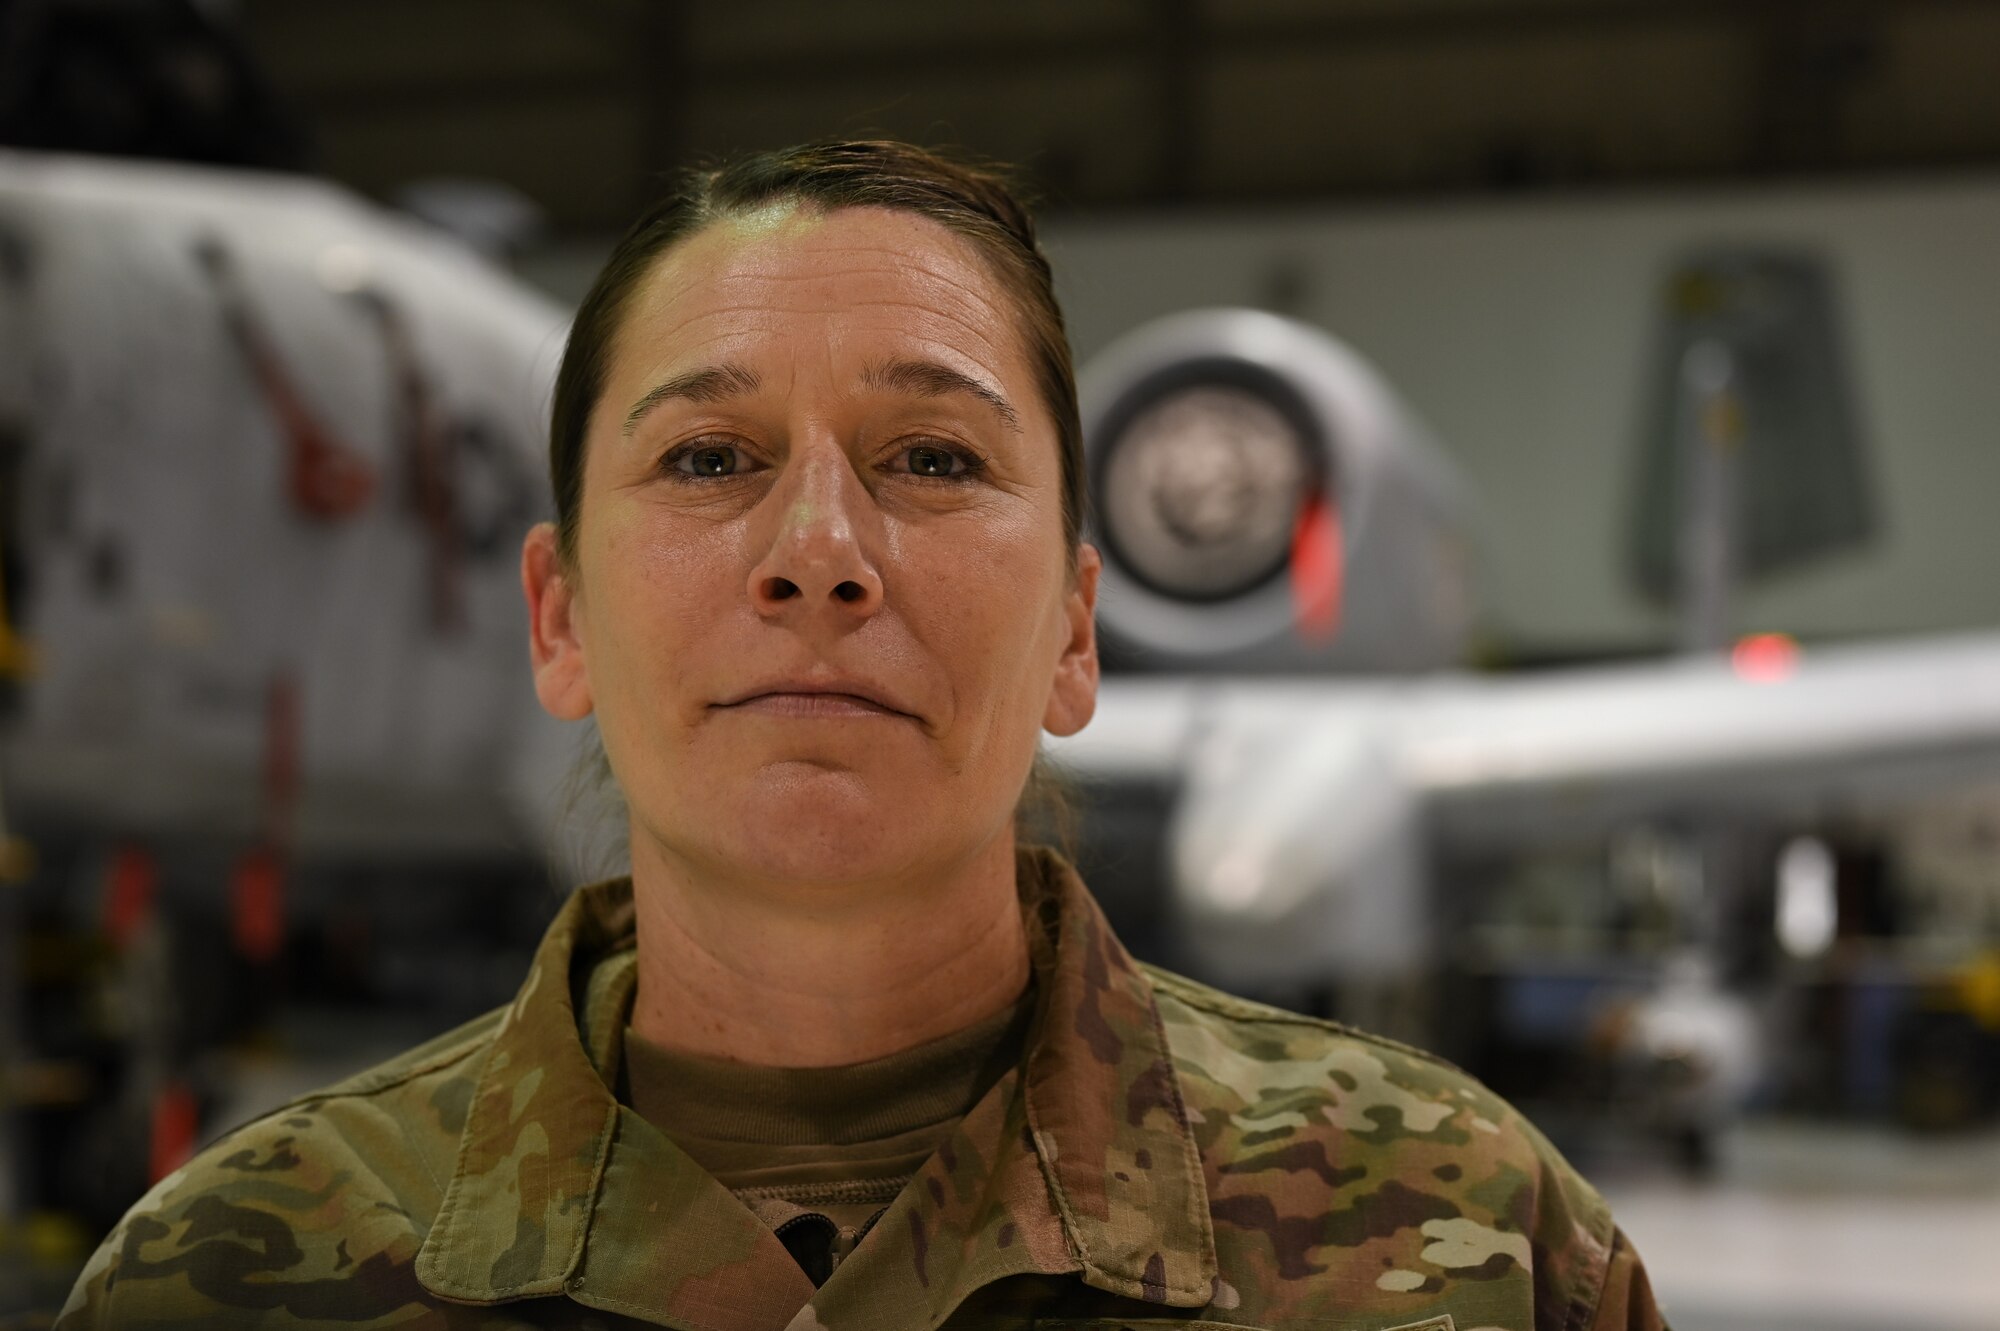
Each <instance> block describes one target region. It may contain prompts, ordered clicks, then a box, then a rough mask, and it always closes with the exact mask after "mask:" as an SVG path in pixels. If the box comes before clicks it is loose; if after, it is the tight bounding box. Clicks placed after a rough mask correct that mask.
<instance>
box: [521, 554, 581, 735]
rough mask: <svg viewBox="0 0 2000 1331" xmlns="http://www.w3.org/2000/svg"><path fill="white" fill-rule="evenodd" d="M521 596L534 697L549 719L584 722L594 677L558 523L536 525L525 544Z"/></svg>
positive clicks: (522, 559)
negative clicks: (559, 543)
mask: <svg viewBox="0 0 2000 1331" xmlns="http://www.w3.org/2000/svg"><path fill="white" fill-rule="evenodd" d="M521 593H522V595H524V596H526V597H527V600H528V659H529V661H530V662H531V663H532V664H533V666H534V671H535V696H536V697H538V698H540V699H541V701H542V708H543V710H545V711H546V712H548V714H549V715H550V716H553V717H556V718H557V719H558V720H562V721H581V720H582V719H583V718H584V717H586V716H589V715H590V709H591V701H590V672H589V670H588V669H587V668H586V666H585V663H584V659H583V640H582V638H581V637H580V636H579V635H578V633H577V627H578V619H579V616H578V614H577V610H578V606H577V599H576V584H575V583H574V582H573V581H572V578H571V570H570V568H569V566H568V564H567V562H566V561H565V560H564V559H563V557H562V553H561V551H559V550H558V549H557V548H556V529H555V524H554V523H549V522H538V523H536V524H535V525H534V527H533V528H532V529H530V530H529V532H528V536H527V539H526V540H524V541H523V542H522V543H521Z"/></svg>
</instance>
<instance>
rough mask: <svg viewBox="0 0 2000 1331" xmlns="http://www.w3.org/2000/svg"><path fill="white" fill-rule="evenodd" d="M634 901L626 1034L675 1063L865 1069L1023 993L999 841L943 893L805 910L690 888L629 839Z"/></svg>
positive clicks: (856, 898) (842, 892) (782, 899)
mask: <svg viewBox="0 0 2000 1331" xmlns="http://www.w3.org/2000/svg"><path fill="white" fill-rule="evenodd" d="M632 887H633V900H634V903H635V907H636V912H637V921H636V924H637V931H638V947H639V959H638V966H639V977H638V994H637V997H636V998H635V1000H634V1002H633V1008H632V1029H633V1032H634V1033H635V1034H636V1035H638V1036H639V1037H640V1038H641V1039H644V1040H647V1041H650V1042H652V1043H653V1044H655V1045H659V1046H662V1047H664V1048H667V1049H673V1050H677V1051H680V1052H683V1053H690V1054H700V1055H705V1056H708V1057H712V1058H728V1059H734V1060H736V1061H738V1062H742V1063H754V1064H761V1065H765V1066H770V1067H836V1066H840V1065H842V1064H847V1063H861V1062H866V1061H867V1060H869V1059H874V1058H882V1057H885V1056H887V1055H889V1054H893V1053H896V1052H898V1051H900V1050H904V1049H908V1048H911V1047H913V1046H915V1045H919V1044H923V1043H924V1042H926V1041H929V1040H935V1039H937V1038H939V1037H940V1036H944V1035H949V1034H951V1033H952V1032H953V1031H957V1030H962V1029H964V1028H965V1027H967V1026H970V1025H972V1024H973V1023H974V1022H977V1021H980V1020H982V1019H984V1018H986V1017H989V1016H992V1015H993V1014H994V1013H996V1012H999V1011H1000V1010H1001V1009H1003V1008H1005V1007H1007V1006H1008V1005H1010V1004H1012V1003H1013V1002H1014V1001H1015V1000H1017V999H1018V998H1019V997H1020V996H1021V992H1022V990H1023V989H1025V988H1026V987H1027V983H1028V976H1029V960H1028V945H1027V935H1026V933H1025V932H1024V930H1023V927H1022V922H1021V910H1020V904H1019V898H1018V896H1017V893H1016V889H1015V883H1014V839H1013V836H1012V835H1011V833H1009V834H1007V835H1004V836H1002V837H999V838H996V840H995V841H994V843H993V844H992V845H990V846H988V847H986V848H985V849H984V850H982V851H980V852H978V853H977V854H975V855H974V856H973V857H972V858H971V859H970V860H968V861H966V862H965V864H964V865H963V867H962V868H961V869H960V870H958V871H957V872H954V873H951V874H948V875H946V876H945V877H944V878H943V879H942V880H933V881H930V882H926V883H923V884H895V885H892V886H888V887H885V888H882V889H879V890H872V891H868V892H865V893H864V892H857V891H855V890H854V889H852V888H847V889H827V892H828V895H827V897H826V898H824V899H823V900H822V901H820V902H812V903H810V904H807V903H804V902H801V901H800V900H799V899H797V898H794V897H790V894H777V895H774V894H770V893H766V892H760V891H755V890H741V885H733V884H718V883H715V882H713V881H704V880H703V879H702V878H701V877H700V876H699V875H697V874H695V873H693V872H691V871H690V870H689V868H688V867H687V866H686V865H685V864H684V863H683V862H680V861H677V860H675V859H674V858H672V857H671V856H669V855H667V854H665V853H664V852H662V851H661V850H660V849H659V848H658V847H657V846H655V845H652V844H649V843H647V842H645V841H644V839H643V838H641V837H638V836H635V837H634V839H633V851H632ZM788 898H790V899H788Z"/></svg>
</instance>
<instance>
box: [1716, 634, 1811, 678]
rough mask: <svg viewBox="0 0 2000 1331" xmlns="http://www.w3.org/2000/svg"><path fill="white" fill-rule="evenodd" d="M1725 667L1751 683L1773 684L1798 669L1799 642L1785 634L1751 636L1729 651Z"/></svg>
mask: <svg viewBox="0 0 2000 1331" xmlns="http://www.w3.org/2000/svg"><path fill="white" fill-rule="evenodd" d="M1729 668H1730V669H1731V670H1734V671H1735V672H1736V677H1737V678H1738V679H1744V680H1748V681H1750V682H1751V683H1752V684H1775V683H1777V682H1778V681H1779V680H1781V679H1790V678H1791V677H1792V676H1793V675H1795V674H1797V673H1798V670H1799V640H1798V639H1797V638H1794V637H1793V636H1792V635H1791V634H1789V633H1753V634H1751V635H1750V636H1749V637H1747V638H1739V639H1738V640H1737V642H1736V646H1734V647H1732V648H1731V649H1730V651H1729Z"/></svg>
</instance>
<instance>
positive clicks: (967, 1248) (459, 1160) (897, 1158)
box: [59, 143, 1661, 1331]
mask: <svg viewBox="0 0 2000 1331" xmlns="http://www.w3.org/2000/svg"><path fill="white" fill-rule="evenodd" d="M1078 433H1079V427H1078V423H1077V408H1076V392H1075V385H1074V382H1073V376H1072V372H1071V365H1070V357H1069V350H1068V345H1067V342H1066V341H1065V338H1064V333H1063V327H1062V319H1061V315H1060V313H1059V312H1058V310H1057V307H1056V303H1055V299H1054V296H1053V293H1052V291H1051V287H1050V282H1049V270H1048V265H1047V262H1046V260H1045V259H1044V257H1043V255H1042V254H1041V252H1040V250H1039V248H1038V247H1037V244H1036V240H1035V235H1034V229H1033V225H1032V223H1031V221H1030V219H1029V217H1028V216H1027V214H1026V213H1025V211H1024V210H1023V209H1022V207H1021V206H1020V204H1019V203H1018V202H1017V201H1016V200H1015V199H1014V197H1013V196H1012V195H1011V194H1009V193H1008V191H1007V190H1006V188H1005V187H1004V185H1003V184H1002V183H1001V182H1000V181H999V180H998V179H997V178H996V177H994V176H992V175H990V174H988V173H986V172H983V171H981V170H976V169H971V168H967V167H965V166H961V165H957V164H954V163H951V162H948V161H945V160H943V159H941V158H939V157H936V156H934V155H931V154H928V153H925V152H922V151H919V150H916V149H913V148H910V147H907V146H904V145H899V144H889V143H852V144H835V145H819V146H814V147H809V148H804V149H798V150H794V151H790V152H783V153H775V154H767V155H763V156H758V157H754V158H750V159H748V160H745V161H743V162H740V163H738V164H736V165H734V166H731V167H729V168H727V169H724V170H721V171H714V172H707V173H701V174H697V175H694V176H691V177H690V178H689V179H688V180H687V181H686V182H685V184H684V186H683V187H682V189H681V190H680V191H679V192H678V193H676V194H675V195H674V196H673V197H671V198H670V199H668V200H667V201H666V202H664V203H663V204H661V205H660V206H659V207H658V208H656V209H655V210H654V211H653V212H652V213H650V214H649V215H648V216H647V217H645V218H643V219H642V220H641V221H640V222H639V224H638V225H637V226H636V227H635V228H634V229H633V230H632V231H631V232H630V233H629V234H628V235H627V236H626V237H625V238H624V240H623V241H622V242H621V243H620V245H619V246H618V249H617V250H616V252H615V253H614V254H613V256H612V258H611V260H610V262H609V264H608V265H607V267H606V268H605V270H604V272H603V274H602V275H601V276H600V278H599V280H598V282H597V284H596V286H595V288H594V289H593V290H592V291H591V293H590V295H589V296H588V297H587V298H586V299H585V301H584V303H583V305H582V307H581V309H580V311H579V313H578V315H577V320H576V323H575V326H574V328H573V330H572V333H571V337H570V343H569V348H568V352H567V354H566V356H565V359H564V363H563V367H562V370H561V374H560V377H559V380H558V385H557V393H556V401H555V411H554V426H553V431H552V440H551V463H552V474H553V479H554V483H555V492H556V500H557V515H558V516H557V520H556V522H555V523H554V524H544V525H543V526H541V527H538V528H536V529H535V531H534V532H532V533H531V534H530V535H529V537H528V539H527V543H526V547H525V550H524V554H523V580H524V584H525V588H526V593H527V599H528V603H529V610H530V615H531V620H532V629H531V636H532V644H531V647H532V655H533V662H534V670H535V679H536V686H537V690H538V692H539V695H540V697H541V699H542V702H543V704H544V706H546V707H547V708H548V709H549V710H550V711H552V712H554V713H555V714H556V715H558V716H562V717H566V718H572V719H581V718H583V717H585V716H594V717H595V718H596V720H597V724H598V727H599V729H600V731H601V733H602V735H603V739H604V744H605V749H606V753H607V756H608V758H609V761H610V765H611V768H612V770H613V772H614V773H615V775H616V777H617V780H618V784H619V786H620V788H621V790H622V792H623V793H624V795H625V797H626V801H627V805H628V807H629V810H630V827H631V850H632V872H631V875H630V876H629V878H621V879H617V880H614V881H611V882H606V883H600V884H595V885H592V886H588V887H584V888H581V889H579V890H578V891H576V892H575V893H574V894H573V895H572V896H571V897H570V899H569V901H568V903H567V904H566V905H565V906H564V908H563V909H562V911H561V913H560V914H559V915H558V916H557V918H556V920H555V922H554V924H553V925H551V927H550V929H549V931H548V934H547V936H546V938H545V939H544V941H543V943H542V945H541V947H540V949H539V951H538V953H537V955H536V959H535V962H534V965H533V967H532V969H531V971H530V973H529V975H528V977H527V980H526V982H525V983H524V984H523V986H522V988H521V991H520V994H519V996H518V997H517V998H516V999H515V1000H514V1002H513V1003H511V1004H509V1005H508V1006H507V1007H505V1008H503V1009H501V1010H499V1011H496V1012H493V1013H490V1014H488V1015H486V1016H485V1017H482V1018H480V1019H478V1020H476V1021H474V1022H472V1023H470V1024H468V1025H467V1026H464V1027H462V1028H460V1029H459V1030H456V1031H452V1032H450V1033H448V1034H446V1035H443V1036H441V1037H439V1038H438V1039H436V1040H433V1041H431V1042H430V1043H428V1044H426V1045H424V1046H422V1047H420V1048H417V1049H414V1050H411V1051H410V1052H409V1053H407V1054H405V1055H403V1056H402V1057H400V1058H397V1059H395V1060H393V1061H391V1062H389V1063H386V1064H383V1065H381V1066H379V1067H377V1068H374V1069H372V1070H370V1071H368V1072H366V1073H363V1074H361V1075H360V1076H357V1077H355V1078H352V1079H350V1080H349V1081H346V1082H343V1083H341V1084H339V1085H337V1086H333V1087H329V1088H327V1089H325V1090H323V1091H319V1092H316V1093H314V1094H312V1095H309V1096H306V1097H304V1098H302V1099H300V1100H298V1101H295V1102H294V1103H292V1104H290V1105H287V1106H286V1107H284V1108H282V1109H280V1110H278V1111H276V1112H274V1113H272V1114H270V1115H269V1116H267V1117H265V1118H263V1119H260V1120H258V1121H256V1122H253V1123H251V1124H248V1125H246V1126H245V1127H242V1128H240V1129H238V1130H236V1131H235V1132H233V1133H231V1134H229V1135H228V1136H226V1137H225V1138H224V1139H223V1140H222V1141H220V1142H218V1143H216V1144H215V1145H213V1146H211V1147H210V1148H209V1149H208V1150H207V1151H205V1152H204V1153H203V1154H202V1155H200V1156H199V1157H198V1158H197V1159H195V1160H194V1161H193V1162H192V1163H191V1164H189V1165H188V1166H187V1167H185V1168H184V1169H182V1170H181V1171H179V1172H178V1173H176V1174H174V1175H172V1176H171V1177H169V1178H167V1179H166V1180H164V1181H163V1182H162V1183H161V1184H160V1185H159V1186H158V1187H156V1188H154V1189H153V1190H152V1192H151V1193H149V1194H148V1195H147V1196H146V1197H145V1198H144V1199H142V1200H141V1201H140V1202H139V1203H138V1204H137V1205H136V1206H134V1207H133V1209H132V1211H131V1212H130V1214H128V1215H127V1217H126V1218H125V1220H124V1221H123V1223H122V1224H121V1225H120V1226H119V1227H118V1229H117V1230H116V1231H115V1232H114V1233H113V1234H112V1235H111V1237H110V1238H109V1239H107V1240H106V1242H105V1244H104V1245H103V1247H102V1248H101V1249H100V1250H99V1252H98V1253H97V1255H96V1256H95V1257H94V1258H93V1259H92V1261H91V1263H90V1265H89V1266H88V1268H87V1269H86V1270H85V1271H84V1273H83V1275H82V1277H81V1279H80V1280H79V1281H78V1283H77V1287H76V1290H75V1293H74V1294H73V1296H72V1299H71V1302H70V1305H69V1307H68V1308H66V1309H65V1311H64V1314H63V1317H62V1321H61V1322H60V1323H59V1324H60V1325H62V1326H65V1327H79V1328H80V1327H88V1326H188V1327H194V1326H201V1327H235V1326H259V1327H263V1326H270V1327H305V1326H314V1327H332V1326H341V1327H361V1326H365V1327H390V1326H397V1327H412V1328H417V1327H438V1328H443V1327H494V1328H499V1327H529V1326H538V1327H559V1326H560V1327H570V1326H574V1327H584V1326H598V1327H611V1326H637V1325H646V1324H651V1325H660V1326H670V1327H680V1328H684V1329H685V1331H778V1328H784V1327H792V1328H831V1329H832V1331H916V1329H917V1328H932V1327H951V1328H975V1327H977V1328H1029V1327H1049V1328H1078V1327H1102V1328H1111V1327H1121V1326H1130V1327H1140V1326H1144V1327H1154V1326H1167V1325H1184V1326H1195V1327H1214V1328H1224V1327H1249V1328H1265V1329H1266V1331H1304V1329H1305V1328H1312V1329H1313V1331H1336V1329H1341V1331H1361V1329H1362V1328H1370V1329H1382V1331H1386V1329H1387V1328H1409V1329H1412V1331H1414V1329H1416V1328H1423V1329H1424V1331H1492V1329H1494V1328H1505V1331H1553V1329H1554V1328H1573V1329H1575V1331H1582V1329H1583V1328H1605V1329H1608V1328H1649V1327H1658V1326H1660V1325H1661V1322H1660V1319H1659V1314H1658V1312H1657V1311H1656V1310H1655V1308H1654V1305H1653V1301H1652V1298H1651V1296H1650V1294H1649V1292H1648V1288H1647V1284H1646V1279H1645V1275H1644V1272H1643V1270H1642V1268H1641V1267H1640V1264H1639V1261H1638V1258H1637V1257H1636V1256H1635V1255H1634V1253H1633V1251H1632V1249H1631V1246H1630V1245H1629V1244H1628V1243H1627V1242H1626V1240H1625V1239H1624V1237H1623V1236H1622V1235H1621V1234H1620V1233H1619V1232H1618V1230H1617V1229H1616V1228H1615V1227H1614V1225H1613V1224H1612V1221H1611V1219H1610V1217H1609V1215H1608V1214H1607V1213H1606V1210H1605V1207H1604V1204H1603V1202H1602V1201H1601V1200H1600V1199H1599V1197H1598V1196H1597V1194H1596V1193H1595V1192H1593V1191H1592V1190H1591V1188H1590V1187H1589V1186H1588V1185H1587V1184H1585V1183H1584V1182H1583V1181H1582V1180H1581V1179H1580V1178H1579V1177H1578V1176H1577V1175H1576V1174H1575V1173H1574V1172H1573V1171H1572V1170H1571V1169H1570V1168H1569V1167H1568V1166H1567V1165H1566V1164H1565V1163H1564V1162H1563V1161H1562V1159H1561V1158H1560V1157H1559V1156H1557V1154H1556V1153H1555V1151H1554V1150H1553V1149H1552V1148H1551V1147H1550V1146H1549V1145H1548V1143H1547V1142H1546V1141H1545V1140H1544V1139H1543V1138H1542V1137H1541V1136H1540V1135H1539V1134H1538V1133H1537V1132H1536V1131H1535V1129H1534V1128H1533V1127H1532V1126H1530V1125H1529V1124H1528V1123H1526V1122H1525V1121H1524V1120H1522V1118H1521V1117H1520V1116H1519V1115H1518V1114H1516V1113H1514V1112H1513V1111H1512V1110H1511V1109H1510V1108H1508V1106H1507V1105H1505V1104H1504V1103H1502V1102H1501V1101H1499V1100H1497V1099H1496V1098H1495V1097H1494V1096H1492V1095H1491V1094H1490V1093H1488V1092H1487V1091H1486V1090H1485V1089H1484V1088H1482V1087H1481V1086H1479V1085H1478V1084H1477V1083H1475V1082H1473V1081H1472V1080H1471V1079H1469V1078H1468V1077H1466V1076H1464V1075H1463V1074H1461V1073H1459V1072H1457V1071H1455V1070H1454V1069H1452V1068H1450V1067H1449V1066H1447V1065H1445V1064H1443V1063H1441V1062H1439V1061H1437V1060H1436V1059H1433V1058H1431V1057H1429V1056H1427V1055H1425V1054H1422V1053H1420V1052H1417V1051H1415V1050H1412V1049H1408V1048H1404V1047H1402V1046H1399V1045H1395V1044H1392V1043H1390V1042H1388V1041H1384V1040H1380V1039H1376V1038H1373V1037H1370V1036H1367V1035H1364V1034H1360V1033H1358V1032H1354V1031H1350V1030H1347V1029H1345V1028H1342V1027H1339V1026H1336V1025H1333V1024H1330V1023H1327V1022H1322V1021H1316V1020H1311V1019H1308V1018H1305V1017H1300V1016H1295V1015H1292V1014H1290V1013H1286V1012H1282V1011H1278V1010H1275V1009H1272V1008H1267V1007H1262V1006H1259V1005H1256V1004H1252V1003H1247V1002H1243V1001H1241V1000H1238V999H1235V998H1231V997H1229V996H1227V995H1224V994H1221V993H1217V992H1215V991H1213V990H1211V989H1207V988H1205V987H1203V986H1201V985H1198V984H1195V983H1192V982H1190V981H1188V980H1186V979H1182V978H1179V977H1177V976H1173V975H1170V974H1168V973H1166V972H1163V971H1160V970H1158V969H1155V968H1152V967H1149V966H1142V965H1139V964H1137V963H1135V962H1134V961H1133V960H1132V959H1131V957H1130V956H1129V955H1127V953H1126V952H1125V950H1124V949H1123V948H1122V947H1121V946H1120V945H1119V942H1118V940H1117V939H1116V938H1115V937H1114V936H1113V935H1112V933H1111V931H1110V930H1109V929H1108V928H1107V927H1106V924H1105V921H1104V918H1103V916H1102V915H1101V914H1100V913H1099V911H1098V909H1097V907H1096V905H1095V903H1094V902H1093V901H1092V899H1091V897H1090V895H1089V893H1088V891H1086V890H1085V888H1084V886H1083V884H1082V883H1081V882H1080V881H1079V880H1078V879H1077V877H1076V875H1075V874H1074V872H1073V871H1072V870H1071V869H1070V868H1069V867H1068V865H1066V864H1065V863H1064V862H1063V861H1062V860H1061V859H1060V858H1058V857H1056V856H1055V855H1053V854H1051V853H1049V852H1046V851H1040V850H1030V849H1025V848H1022V847H1019V846H1017V845H1016V842H1015V836H1014V826H1015V810H1016V806H1017V804H1018V802H1019V799H1020V796H1021V792H1022V790H1023V788H1024V785H1025V784H1026V783H1027V781H1028V780H1029V777H1030V772H1031V767H1032V765H1033V762H1034V759H1035V752H1036V746H1037V743H1038V737H1039V735H1040V733H1041V732H1042V731H1043V730H1047V731H1050V732H1052V733H1055V734H1069V733H1073V732H1074V731H1076V730H1077V729H1079V728H1080V727H1082V726H1083V725H1084V724H1085V723H1086V722H1087V721H1088V720H1089V718H1090V714H1091V710H1092V707H1093V704H1094V699H1095V691H1096V683H1097V659H1096V648H1095V642H1094V639H1093V636H1092V623H1091V618H1092V610H1093V606H1094V600H1095V595H1096V585H1097V571H1098V561H1097V554H1096V552H1095V551H1094V550H1093V549H1091V548H1090V547H1089V546H1088V545H1086V544H1083V543H1082V542H1081V541H1080V536H1079V533H1080V526H1081V513H1082V508H1083V496H1084V477H1083V474H1082V462H1081V451H1080V443H1079V439H1078Z"/></svg>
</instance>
